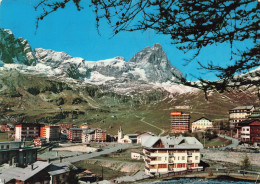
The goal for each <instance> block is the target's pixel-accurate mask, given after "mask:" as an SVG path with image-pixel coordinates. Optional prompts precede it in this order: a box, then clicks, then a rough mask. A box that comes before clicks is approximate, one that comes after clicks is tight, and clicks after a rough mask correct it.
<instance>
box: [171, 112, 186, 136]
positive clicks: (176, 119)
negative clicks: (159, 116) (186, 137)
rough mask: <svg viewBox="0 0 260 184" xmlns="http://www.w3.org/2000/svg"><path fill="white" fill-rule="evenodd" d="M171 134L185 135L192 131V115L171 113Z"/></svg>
mask: <svg viewBox="0 0 260 184" xmlns="http://www.w3.org/2000/svg"><path fill="white" fill-rule="evenodd" d="M170 115H171V132H172V133H184V132H188V131H189V129H190V115H189V114H184V113H183V112H180V111H178V112H171V114H170Z"/></svg>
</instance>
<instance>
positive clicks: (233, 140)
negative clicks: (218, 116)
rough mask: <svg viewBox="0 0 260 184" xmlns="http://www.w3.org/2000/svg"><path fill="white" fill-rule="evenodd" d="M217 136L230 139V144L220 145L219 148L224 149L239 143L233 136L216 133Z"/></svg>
mask: <svg viewBox="0 0 260 184" xmlns="http://www.w3.org/2000/svg"><path fill="white" fill-rule="evenodd" d="M218 136H219V137H222V138H225V139H229V140H231V141H232V143H231V144H229V145H227V146H224V147H221V148H220V149H221V150H224V149H225V148H234V147H237V146H238V144H239V140H237V139H235V138H233V137H229V136H226V135H221V134H218Z"/></svg>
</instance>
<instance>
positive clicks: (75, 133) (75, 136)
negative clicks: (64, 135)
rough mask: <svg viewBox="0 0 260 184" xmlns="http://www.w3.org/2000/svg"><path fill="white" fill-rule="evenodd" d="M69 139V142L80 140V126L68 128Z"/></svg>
mask: <svg viewBox="0 0 260 184" xmlns="http://www.w3.org/2000/svg"><path fill="white" fill-rule="evenodd" d="M69 140H70V141H71V142H82V128H70V129H69Z"/></svg>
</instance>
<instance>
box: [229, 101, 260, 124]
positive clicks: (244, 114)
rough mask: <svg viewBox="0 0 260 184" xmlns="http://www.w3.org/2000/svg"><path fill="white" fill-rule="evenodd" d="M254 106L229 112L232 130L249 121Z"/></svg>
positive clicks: (237, 108) (242, 107)
mask: <svg viewBox="0 0 260 184" xmlns="http://www.w3.org/2000/svg"><path fill="white" fill-rule="evenodd" d="M254 109H255V108H254V106H253V105H249V106H239V107H235V108H233V109H231V110H229V123H230V128H235V127H236V126H237V124H238V123H239V122H241V121H244V120H247V119H248V117H249V116H250V115H251V114H252V113H253V111H254Z"/></svg>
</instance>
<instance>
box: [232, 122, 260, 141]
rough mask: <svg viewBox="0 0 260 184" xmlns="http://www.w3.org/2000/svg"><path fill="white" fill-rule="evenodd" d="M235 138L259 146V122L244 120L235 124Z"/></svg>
mask: <svg viewBox="0 0 260 184" xmlns="http://www.w3.org/2000/svg"><path fill="white" fill-rule="evenodd" d="M237 137H238V138H239V139H240V141H241V142H244V143H249V144H255V145H260V120H259V119H252V120H245V121H242V122H240V123H238V124H237Z"/></svg>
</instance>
